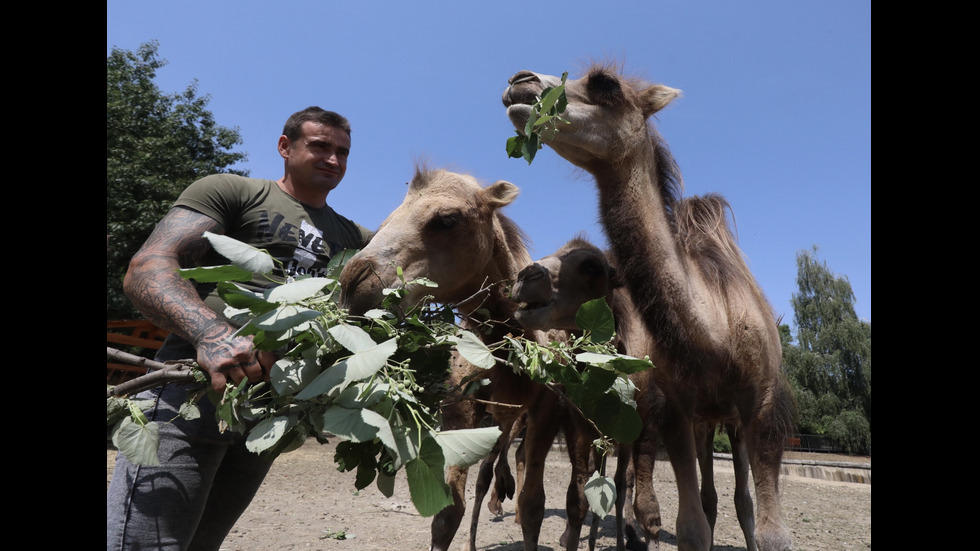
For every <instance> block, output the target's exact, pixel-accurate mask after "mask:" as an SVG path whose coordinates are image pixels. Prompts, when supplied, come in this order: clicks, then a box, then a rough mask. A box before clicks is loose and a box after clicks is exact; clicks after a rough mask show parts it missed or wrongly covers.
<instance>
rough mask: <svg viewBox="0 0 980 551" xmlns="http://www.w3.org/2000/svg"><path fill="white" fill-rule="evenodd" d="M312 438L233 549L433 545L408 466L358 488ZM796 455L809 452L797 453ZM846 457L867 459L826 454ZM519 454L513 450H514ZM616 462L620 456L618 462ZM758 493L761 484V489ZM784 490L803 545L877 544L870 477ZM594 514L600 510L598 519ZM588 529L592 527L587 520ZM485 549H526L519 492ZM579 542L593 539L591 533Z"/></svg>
mask: <svg viewBox="0 0 980 551" xmlns="http://www.w3.org/2000/svg"><path fill="white" fill-rule="evenodd" d="M336 442H337V440H336V439H334V440H332V441H331V443H330V444H327V445H322V446H321V445H319V444H317V443H316V441H314V440H310V441H309V442H308V443H307V444H306V445H305V446H303V447H302V448H300V449H298V450H296V451H293V452H290V453H287V454H285V455H283V456H281V457H280V458H279V459H278V460H277V461H276V463H275V464H274V465H273V467H272V470H271V472H270V473H269V476H268V477H267V478H266V480H265V482H264V484H263V485H262V488H261V489H260V490H259V492H258V494H257V495H256V497H255V499H254V500H253V502H252V504H251V506H250V507H249V508H248V510H247V511H246V512H245V514H244V515H243V516H242V518H241V519H240V520H239V522H238V524H237V525H236V526H235V528H234V529H233V530H232V533H231V534H230V535H229V536H228V538H227V540H226V541H225V544H224V546H223V547H222V549H223V550H227V551H267V550H275V551H287V550H349V551H382V550H383V551H390V550H399V551H401V550H405V551H414V550H419V551H424V550H427V549H428V547H429V523H430V520H431V519H429V518H423V517H421V516H420V515H419V514H418V513H416V512H415V508H414V507H413V506H412V503H411V500H410V498H409V493H408V484H407V483H406V482H405V480H404V476H401V477H400V478H399V480H398V482H397V484H396V487H395V493H394V495H392V497H390V498H388V497H385V496H384V495H382V494H381V493H380V492H379V491H378V490H377V489H376V488H375V487H374V486H370V487H368V488H365V489H364V490H362V491H360V492H358V491H357V490H355V488H354V476H353V473H341V472H338V471H337V468H336V466H335V464H334V460H333V447H334V445H335V444H336ZM106 455H107V460H106V483H107V485H108V481H109V479H110V478H111V477H112V469H113V465H114V463H115V452H113V451H108V452H107V454H106ZM564 457H565V456H564V454H563V453H561V452H558V451H553V452H552V453H551V454H550V455H549V457H548V459H549V460H548V466H547V471H546V481H545V484H546V488H547V495H548V502H547V506H546V507H547V509H546V511H545V519H544V523H543V526H542V530H541V538H540V541H539V544H540V548H541V549H543V550H547V551H558V550H559V549H560V546H559V544H558V538H559V536H560V535H561V533H562V531H563V530H564V522H565V521H564V511H563V509H564V496H565V488H566V486H567V484H568V472H569V471H568V466H567V460H565V461H563V459H564ZM787 457H788V458H801V457H802V456H801V455H800V454H788V456H787ZM821 457H822V458H824V459H830V460H842V461H851V462H855V461H868V462H870V458H866V459H856V458H847V457H844V458H840V457H826V456H821ZM512 459H513V458H512ZM613 463H614V462H613ZM474 477H475V467H474V468H471V470H470V479H469V484H468V490H467V492H468V494H467V495H468V498H469V500H470V502H471V506H472V492H473V479H474ZM654 478H655V487H656V488H657V492H658V498H659V499H660V507H661V514H662V516H663V522H664V528H663V530H662V531H661V545H660V549H661V550H662V551H670V550H676V549H677V544H676V539H675V537H674V530H675V528H674V527H675V522H676V514H677V490H676V488H675V487H674V476H673V472H672V471H671V469H670V465H669V463H667V462H666V461H660V462H658V464H657V469H656V472H655V476H654ZM734 480H735V479H734V476H733V473H732V464H731V462H730V461H725V460H717V461H715V484H716V487H717V490H718V508H719V511H718V522H717V525H716V526H715V549H716V550H718V551H734V550H738V549H745V541H744V538H743V536H742V533H741V531H740V529H739V526H738V521H737V520H736V517H735V507H734V504H733V495H734V484H735V482H734ZM753 495H754V494H753ZM780 495H781V500H782V504H783V513H784V516H785V519H786V523H787V525H788V526H789V529H790V531H791V533H792V536H793V543H794V546H795V549H797V550H800V551H852V550H864V549H871V485H870V484H854V483H845V482H831V481H824V480H817V479H813V478H803V477H797V476H785V475H784V476H783V477H782V478H781V479H780ZM469 513H470V511H469V509H468V510H467V518H466V519H465V520H464V521H463V526H461V527H460V530H459V532H458V533H457V534H456V538H455V539H454V541H453V545H452V549H453V550H461V549H463V544H464V542H465V540H466V538H467V534H468V532H469V530H468V526H469ZM590 520H591V515H590V516H589V520H588V521H590ZM586 530H587V529H586ZM615 543H616V541H615V526H614V524H613V521H612V516H611V515H610V516H609V517H607V518H606V519H604V521H603V522H602V524H601V525H600V528H599V532H598V541H597V545H596V549H599V550H608V549H615ZM477 549H478V550H481V551H483V550H485V551H519V550H521V549H523V546H522V543H521V530H520V526H518V525H517V524H515V523H514V502H513V501H510V500H508V501H505V502H504V515H503V516H501V517H498V518H494V517H493V516H492V515H491V514H490V512H489V511H487V509H486V504H485V503H484V505H483V509H482V510H481V512H480V524H479V529H478V533H477ZM579 549H583V550H584V549H588V543H587V542H586V541H583V542H582V543H581V544H580V545H579Z"/></svg>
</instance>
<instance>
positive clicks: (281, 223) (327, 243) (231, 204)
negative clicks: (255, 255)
mask: <svg viewBox="0 0 980 551" xmlns="http://www.w3.org/2000/svg"><path fill="white" fill-rule="evenodd" d="M174 205H175V206H181V207H186V208H189V209H191V210H194V211H197V212H199V213H201V214H204V215H207V216H209V217H211V218H213V219H215V220H216V221H218V222H219V223H220V224H221V226H222V229H223V231H224V234H225V235H227V236H229V237H233V238H235V239H237V240H239V241H242V242H244V243H247V244H249V245H252V246H253V247H256V248H259V249H265V250H266V251H268V252H269V254H271V255H272V256H273V257H274V258H276V259H277V260H279V261H280V262H282V265H283V269H284V271H285V273H284V274H276V275H280V276H281V275H284V276H291V277H299V276H306V275H311V276H323V275H324V274H325V271H324V270H325V267H326V265H327V263H328V261H329V260H330V258H331V257H332V256H334V255H335V254H337V253H339V252H340V251H343V250H344V249H359V248H361V247H363V246H364V244H365V243H366V242H367V240H368V239H369V238H370V235H371V232H370V231H369V230H368V229H366V228H364V227H362V226H360V225H358V224H355V223H354V222H353V221H351V220H350V219H348V218H345V217H343V216H341V215H339V214H337V213H336V212H335V211H334V210H333V209H332V208H330V206H329V205H324V206H323V207H320V208H315V207H311V206H308V205H305V204H303V203H301V202H300V201H298V200H297V199H295V198H294V197H292V196H291V195H289V194H288V193H286V192H285V191H283V190H282V189H281V188H280V187H279V185H278V184H277V183H276V182H275V181H273V180H262V179H256V178H245V177H242V176H238V175H235V174H215V175H212V176H206V177H204V178H201V179H200V180H198V181H196V182H194V183H193V184H191V185H190V186H188V187H187V189H186V190H184V192H183V193H182V194H181V195H180V197H179V198H178V199H177V201H176V202H175V203H174ZM227 263H228V260H227V259H225V258H223V257H222V256H221V255H219V254H217V253H214V255H213V258H208V259H207V260H206V261H205V263H204V264H205V265H222V264H227ZM253 283H254V284H256V285H260V286H269V285H270V284H271V283H270V282H268V281H264V280H258V279H257V280H255V281H254V282H253Z"/></svg>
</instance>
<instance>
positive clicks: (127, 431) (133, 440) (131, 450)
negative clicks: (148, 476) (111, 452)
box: [112, 417, 160, 465]
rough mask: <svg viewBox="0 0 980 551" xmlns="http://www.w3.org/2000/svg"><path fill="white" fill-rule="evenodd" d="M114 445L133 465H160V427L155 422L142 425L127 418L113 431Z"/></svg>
mask: <svg viewBox="0 0 980 551" xmlns="http://www.w3.org/2000/svg"><path fill="white" fill-rule="evenodd" d="M112 445H114V446H115V447H116V449H118V450H119V452H120V453H122V454H123V455H124V456H126V459H128V460H129V462H130V463H132V464H133V465H159V464H160V459H159V458H158V457H157V450H158V448H159V447H160V426H159V425H158V424H156V423H154V422H150V423H147V424H145V425H141V424H139V423H137V422H135V421H133V419H132V418H131V417H125V418H123V419H122V421H120V422H119V424H117V425H116V427H115V428H114V429H113V431H112Z"/></svg>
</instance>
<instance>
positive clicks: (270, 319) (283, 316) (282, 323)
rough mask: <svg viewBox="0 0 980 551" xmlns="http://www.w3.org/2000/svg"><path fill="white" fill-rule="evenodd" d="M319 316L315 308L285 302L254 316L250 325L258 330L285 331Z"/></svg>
mask: <svg viewBox="0 0 980 551" xmlns="http://www.w3.org/2000/svg"><path fill="white" fill-rule="evenodd" d="M319 316H320V312H317V311H316V310H311V309H309V308H303V307H301V306H296V305H293V304H286V305H283V306H280V307H279V308H276V309H275V310H272V311H271V312H266V313H265V314H262V315H261V316H259V317H257V318H255V319H254V320H252V322H251V325H252V326H253V327H255V328H257V329H259V330H260V331H285V330H287V329H291V328H293V327H295V326H297V325H299V324H300V323H302V322H304V321H309V320H312V319H316V318H318V317H319Z"/></svg>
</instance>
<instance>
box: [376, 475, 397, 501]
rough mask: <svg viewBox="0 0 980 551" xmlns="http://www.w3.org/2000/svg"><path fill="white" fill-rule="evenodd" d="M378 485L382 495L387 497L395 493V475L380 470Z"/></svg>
mask: <svg viewBox="0 0 980 551" xmlns="http://www.w3.org/2000/svg"><path fill="white" fill-rule="evenodd" d="M376 486H377V487H378V491H379V492H381V495H383V496H385V497H391V496H393V495H395V477H394V476H393V475H390V474H387V473H383V472H380V471H379V472H378V483H377V484H376Z"/></svg>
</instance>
